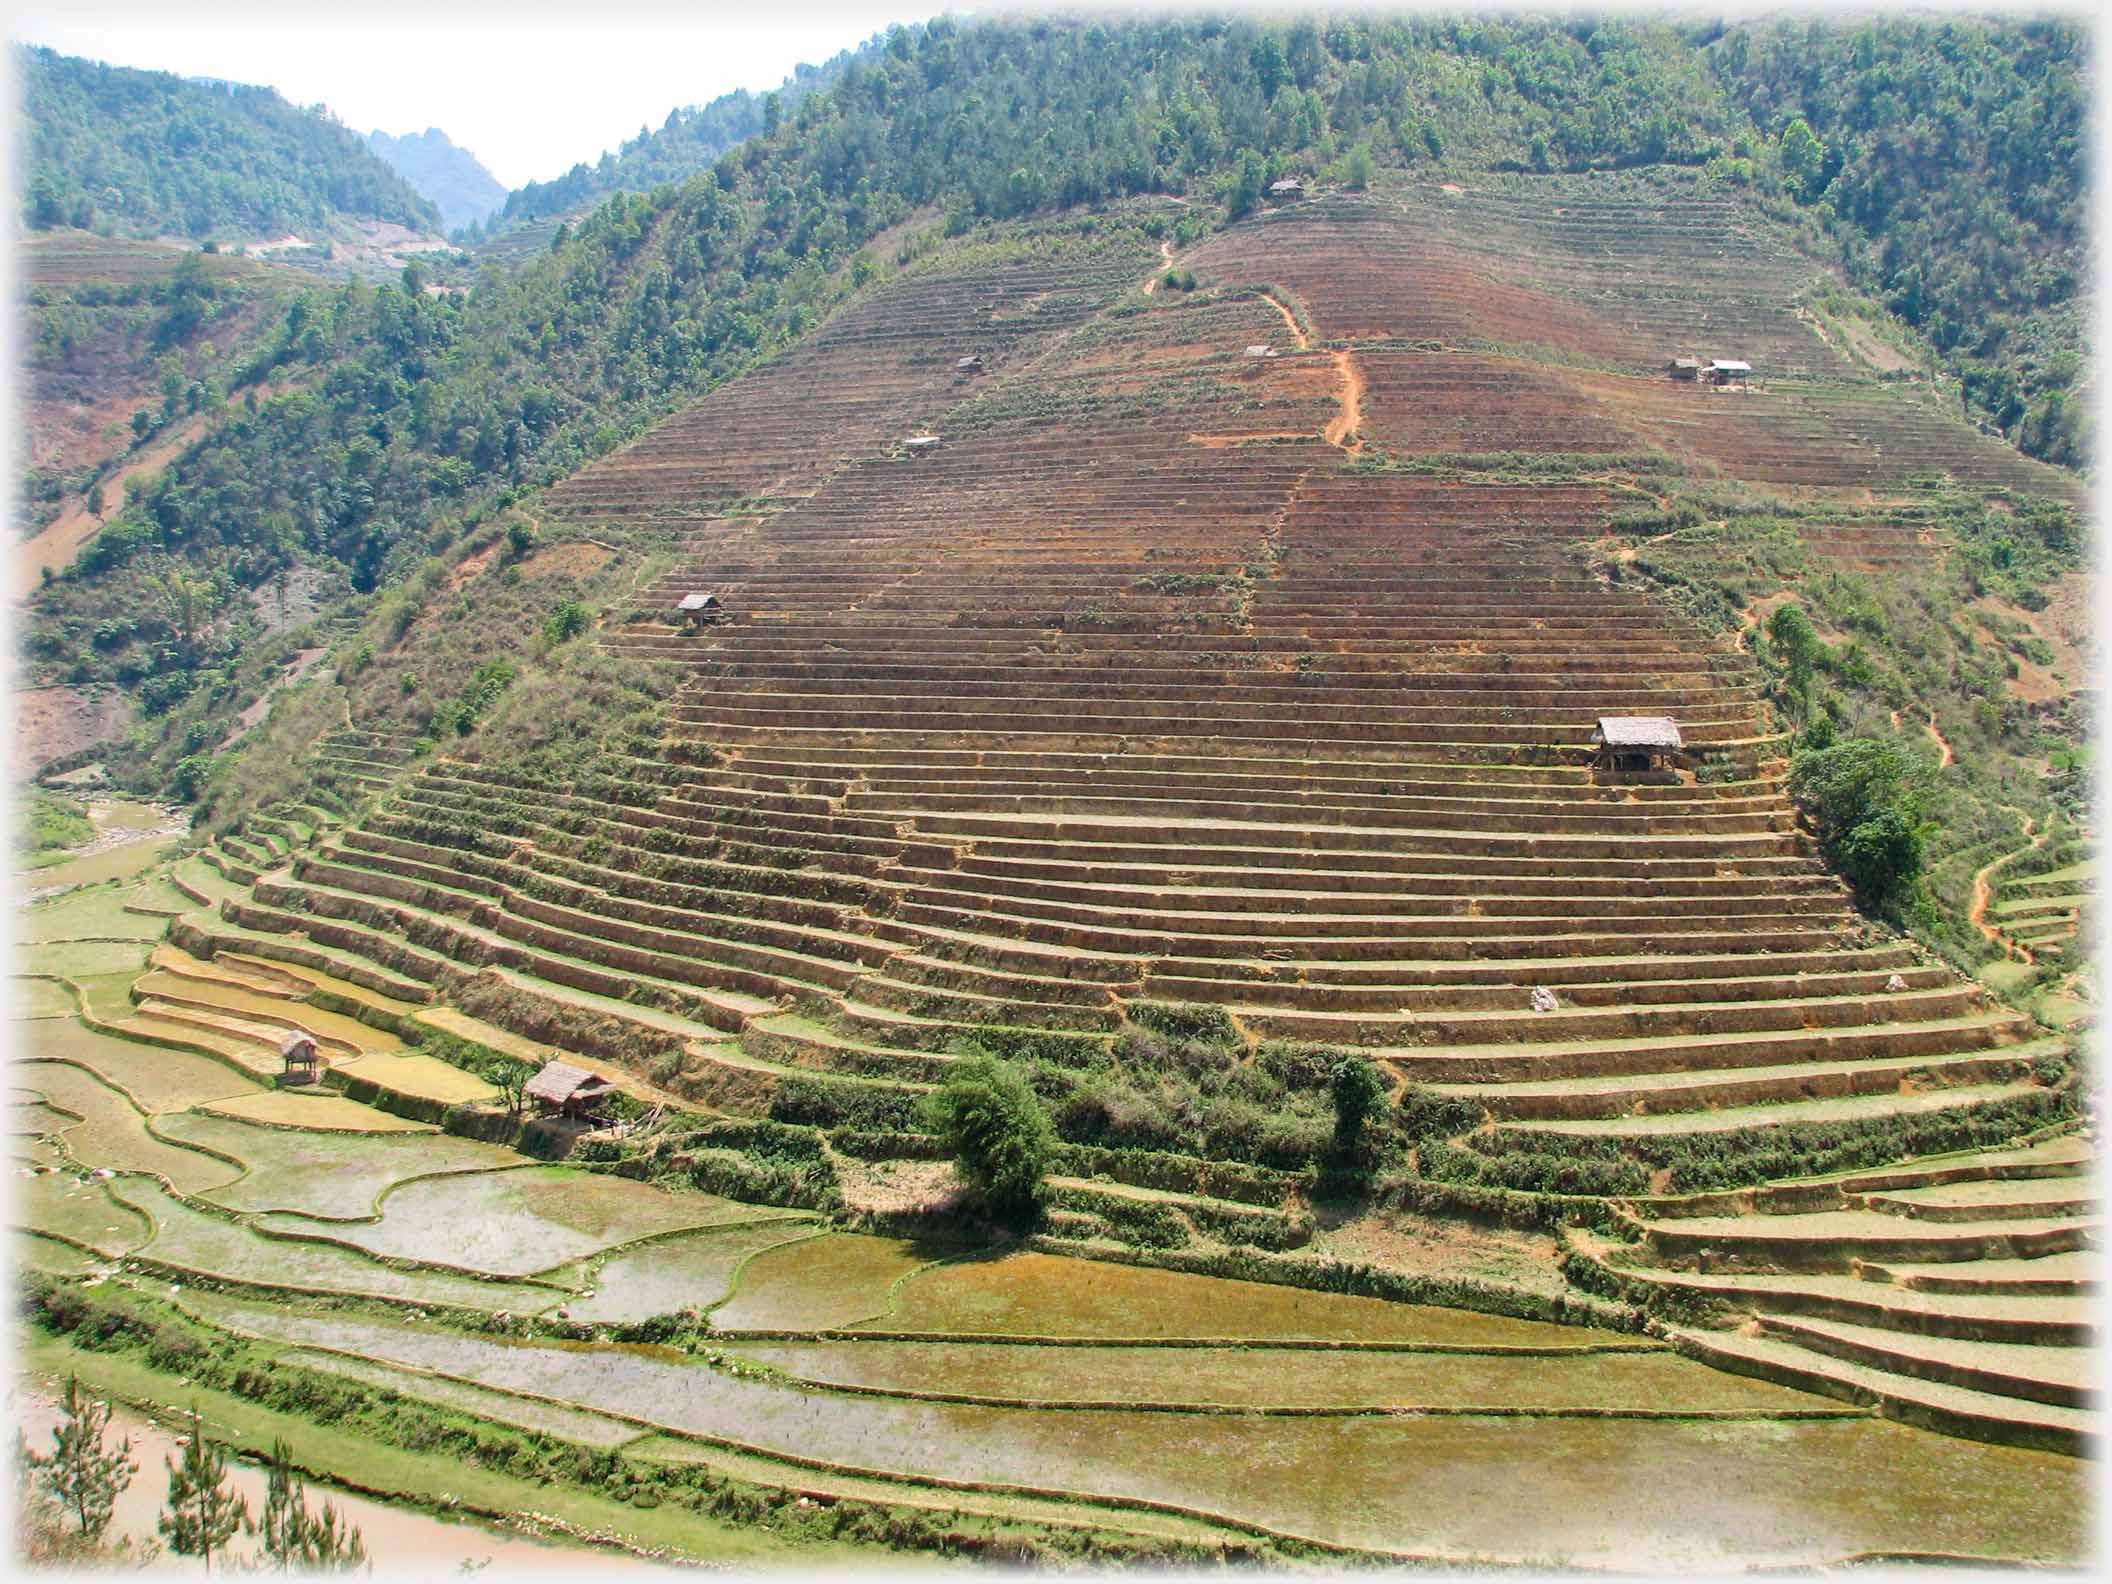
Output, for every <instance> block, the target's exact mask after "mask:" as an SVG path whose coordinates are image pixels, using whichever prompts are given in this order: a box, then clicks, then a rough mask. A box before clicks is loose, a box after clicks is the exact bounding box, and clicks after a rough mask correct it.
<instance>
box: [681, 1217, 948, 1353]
mask: <svg viewBox="0 0 2112 1584" xmlns="http://www.w3.org/2000/svg"><path fill="white" fill-rule="evenodd" d="M959 1252H960V1245H959V1244H958V1243H945V1242H918V1241H916V1240H914V1239H911V1238H892V1237H869V1236H866V1235H864V1234H862V1233H856V1232H838V1233H832V1234H831V1235H830V1236H828V1237H824V1238H817V1239H815V1240H814V1241H813V1242H810V1243H799V1244H794V1245H792V1246H791V1247H788V1248H781V1249H775V1250H772V1251H771V1252H769V1253H767V1254H758V1255H757V1256H756V1257H755V1258H754V1259H752V1260H750V1261H749V1262H748V1263H747V1264H746V1265H744V1266H742V1267H741V1271H740V1276H739V1278H738V1280H737V1281H736V1282H735V1284H734V1291H733V1297H732V1298H731V1299H729V1300H728V1301H727V1302H726V1303H725V1304H723V1305H721V1306H720V1307H719V1308H717V1309H714V1310H713V1311H712V1313H711V1323H712V1325H713V1326H714V1327H716V1328H718V1329H720V1330H726V1331H821V1330H827V1329H828V1328H830V1327H833V1326H847V1325H850V1324H852V1323H853V1322H854V1321H858V1320H865V1319H870V1318H872V1317H873V1316H876V1315H880V1314H884V1313H885V1312H886V1310H887V1307H888V1294H889V1290H890V1289H891V1288H892V1287H893V1285H894V1284H895V1282H897V1281H898V1280H900V1279H901V1278H902V1277H904V1276H907V1275H908V1274H909V1273H910V1272H911V1271H914V1270H915V1269H916V1268H917V1267H918V1266H920V1265H923V1264H926V1263H928V1262H929V1261H931V1260H935V1259H944V1258H945V1257H946V1256H948V1255H950V1254H957V1253H959Z"/></svg>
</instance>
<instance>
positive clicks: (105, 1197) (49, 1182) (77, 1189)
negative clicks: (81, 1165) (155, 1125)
mask: <svg viewBox="0 0 2112 1584" xmlns="http://www.w3.org/2000/svg"><path fill="white" fill-rule="evenodd" d="M15 1224H16V1225H18V1226H21V1227H25V1228H27V1229H28V1230H29V1231H32V1232H50V1233H55V1234H57V1235H58V1236H60V1237H62V1238H70V1239H72V1240H73V1241H74V1242H76V1243H81V1244H85V1245H86V1246H87V1247H89V1248H91V1249H93V1250H95V1251H96V1252H97V1253H100V1254H108V1255H118V1254H125V1253H129V1252H130V1251H131V1250H133V1249H136V1248H138V1247H139V1246H140V1244H142V1243H144V1242H146V1240H147V1237H148V1235H149V1233H150V1231H151V1228H150V1227H149V1226H148V1224H147V1220H146V1218H145V1217H144V1216H142V1215H141V1214H140V1213H139V1212H138V1211H136V1210H134V1209H132V1208H131V1207H129V1206H127V1205H121V1204H119V1203H117V1202H116V1201H115V1200H114V1199H112V1198H111V1197H110V1195H109V1194H108V1193H107V1192H106V1191H105V1190H104V1187H103V1184H102V1182H101V1181H99V1180H98V1179H96V1178H93V1177H81V1176H78V1175H76V1174H75V1173H73V1172H67V1171H58V1172H42V1173H40V1174H38V1175H37V1176H35V1177H25V1178H22V1179H20V1180H19V1182H18V1183H17V1185H16V1190H15Z"/></svg>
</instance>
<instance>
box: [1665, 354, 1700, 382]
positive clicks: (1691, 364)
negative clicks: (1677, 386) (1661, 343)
mask: <svg viewBox="0 0 2112 1584" xmlns="http://www.w3.org/2000/svg"><path fill="white" fill-rule="evenodd" d="M1665 373H1666V374H1667V375H1669V376H1670V377H1671V378H1673V379H1676V380H1695V379H1700V378H1701V359H1700V358H1674V359H1673V360H1672V361H1671V362H1670V363H1667V364H1666V365H1665Z"/></svg>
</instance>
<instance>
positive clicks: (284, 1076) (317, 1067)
mask: <svg viewBox="0 0 2112 1584" xmlns="http://www.w3.org/2000/svg"><path fill="white" fill-rule="evenodd" d="M279 1060H280V1061H282V1062H284V1063H285V1064H286V1068H285V1071H283V1072H281V1073H280V1074H279V1087H280V1088H282V1089H287V1088H292V1087H293V1086H295V1085H296V1084H312V1083H314V1082H315V1081H316V1079H317V1078H318V1077H320V1076H321V1075H322V1067H323V1053H322V1052H321V1051H320V1050H318V1049H317V1048H316V1044H315V1036H314V1035H313V1034H310V1033H308V1032H307V1031H306V1030H303V1029H289V1030H288V1031H287V1033H286V1036H285V1038H283V1039H281V1040H280V1041H279Z"/></svg>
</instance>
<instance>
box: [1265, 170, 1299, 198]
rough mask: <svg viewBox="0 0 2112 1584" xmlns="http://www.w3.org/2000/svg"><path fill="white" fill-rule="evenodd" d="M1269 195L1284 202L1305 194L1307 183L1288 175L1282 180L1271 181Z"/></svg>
mask: <svg viewBox="0 0 2112 1584" xmlns="http://www.w3.org/2000/svg"><path fill="white" fill-rule="evenodd" d="M1269 196H1270V197H1271V198H1274V199H1275V200H1276V201H1277V202H1278V203H1283V202H1287V201H1291V200H1295V199H1299V198H1303V197H1304V196H1305V183H1304V182H1302V181H1300V180H1299V179H1298V178H1297V177H1295V176H1286V177H1284V178H1283V180H1282V181H1274V182H1270V183H1269Z"/></svg>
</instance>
